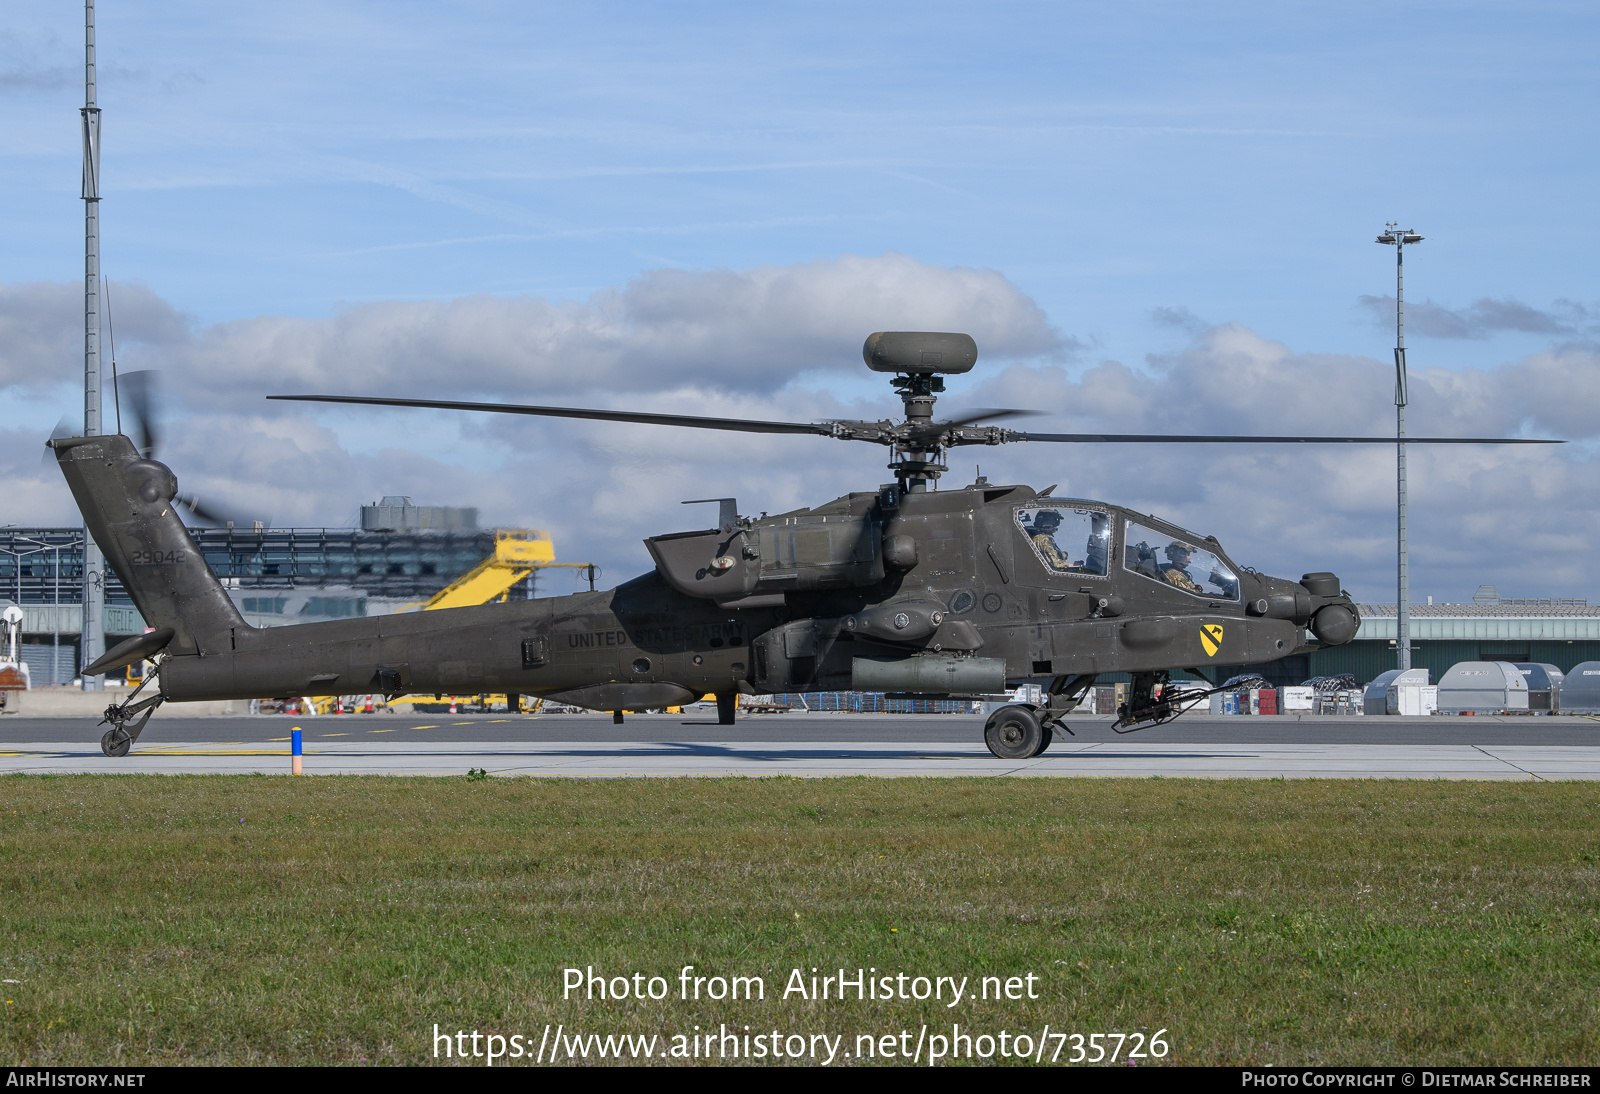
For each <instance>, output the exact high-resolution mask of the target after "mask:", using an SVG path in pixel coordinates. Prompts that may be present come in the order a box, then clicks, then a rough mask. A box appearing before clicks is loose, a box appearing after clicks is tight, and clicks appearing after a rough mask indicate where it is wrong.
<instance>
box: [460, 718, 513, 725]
mask: <svg viewBox="0 0 1600 1094" xmlns="http://www.w3.org/2000/svg"><path fill="white" fill-rule="evenodd" d="M509 721H511V719H510V718H490V719H489V724H490V725H493V724H494V723H496V722H509ZM461 724H462V725H466V724H467V723H465V722H462V723H461Z"/></svg>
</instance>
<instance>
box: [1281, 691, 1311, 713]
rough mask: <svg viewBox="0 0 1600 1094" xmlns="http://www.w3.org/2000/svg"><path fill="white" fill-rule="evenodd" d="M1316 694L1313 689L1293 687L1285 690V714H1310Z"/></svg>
mask: <svg viewBox="0 0 1600 1094" xmlns="http://www.w3.org/2000/svg"><path fill="white" fill-rule="evenodd" d="M1315 694H1316V692H1315V691H1314V690H1313V689H1311V688H1305V687H1292V688H1284V689H1283V713H1285V714H1308V713H1310V711H1311V700H1312V697H1313V696H1314V695H1315Z"/></svg>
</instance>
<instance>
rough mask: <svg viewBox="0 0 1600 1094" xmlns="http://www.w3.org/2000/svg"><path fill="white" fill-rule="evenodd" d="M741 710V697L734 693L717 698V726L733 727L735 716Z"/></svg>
mask: <svg viewBox="0 0 1600 1094" xmlns="http://www.w3.org/2000/svg"><path fill="white" fill-rule="evenodd" d="M738 709H739V695H738V693H737V692H732V693H729V694H727V695H718V696H717V725H719V726H731V725H733V715H734V712H735V711H736V710H738Z"/></svg>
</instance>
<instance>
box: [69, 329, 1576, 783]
mask: <svg viewBox="0 0 1600 1094" xmlns="http://www.w3.org/2000/svg"><path fill="white" fill-rule="evenodd" d="M862 355H863V358H864V360H865V362H866V364H867V367H868V368H870V369H871V370H873V371H874V372H879V373H884V374H888V375H890V376H891V377H892V379H891V381H890V383H891V385H892V386H893V388H894V390H895V391H896V393H897V394H898V395H899V396H900V398H901V400H902V402H903V404H904V408H905V417H904V419H903V420H899V421H896V420H892V419H890V420H882V421H876V422H869V421H843V420H840V421H827V422H812V423H801V422H767V421H752V420H743V419H728V418H709V417H695V416H687V415H671V414H655V413H633V412H627V411H608V410H592V409H582V408H570V407H544V406H521V405H514V404H498V403H469V402H455V401H443V400H427V399H402V398H379V397H366V396H346V395H281V396H268V398H271V399H280V400H288V401H300V402H322V403H347V404H365V405H377V406H395V407H427V408H438V409H446V410H466V411H484V412H493V413H503V414H504V413H509V414H523V415H533V416H546V417H563V418H582V419H591V420H599V421H610V422H634V423H645V424H654V425H666V426H678V427H689V428H696V429H713V430H724V431H737V432H754V433H780V434H809V435H814V436H821V437H832V438H835V439H839V440H853V441H864V442H868V443H874V444H879V445H884V446H886V447H888V448H889V449H890V450H891V454H892V455H891V462H890V463H889V469H890V470H891V471H892V472H893V476H894V481H893V482H891V483H887V484H884V485H881V486H879V487H878V488H877V489H876V490H871V491H863V492H859V493H851V494H847V495H845V496H844V497H840V498H835V499H833V500H832V501H828V502H825V503H824V504H821V505H818V506H816V507H815V508H806V509H797V510H794V511H792V512H788V513H780V514H777V515H776V516H767V515H765V514H762V515H761V516H760V517H749V516H741V515H740V514H739V512H738V505H737V502H736V500H735V499H731V498H718V499H707V500H709V501H711V502H715V503H716V504H718V506H719V508H718V519H717V523H716V525H715V526H713V527H710V528H705V529H701V530H696V531H688V532H675V533H669V534H664V535H657V536H651V537H649V538H647V539H646V540H645V541H644V542H645V546H646V547H647V548H648V550H649V552H650V556H651V558H652V559H653V560H654V562H655V568H654V569H653V570H651V571H650V572H648V573H646V574H643V575H641V576H639V577H636V578H634V579H632V580H630V581H627V582H624V583H622V584H621V585H618V586H617V587H616V588H613V589H610V590H605V591H600V592H579V593H574V594H570V595H566V596H554V597H544V598H540V599H535V600H526V601H509V602H506V603H497V604H487V605H482V606H478V607H466V608H454V609H446V610H440V611H431V612H426V613H421V612H418V613H409V614H397V615H385V616H376V617H360V618H354V619H341V620H333V621H328V622H317V623H304V624H299V625H296V626H286V627H274V628H266V629H257V628H254V627H251V626H250V625H248V624H247V623H246V622H245V620H244V619H243V617H242V616H241V615H240V614H239V611H238V609H237V608H236V607H235V605H234V603H233V602H232V600H230V599H229V597H228V595H227V593H226V592H225V591H224V589H223V587H222V585H221V583H220V582H219V581H218V580H217V578H216V577H215V575H214V574H212V572H211V570H210V569H209V567H207V565H206V564H205V561H204V559H203V557H202V556H201V554H200V552H199V550H198V549H197V547H196V545H195V543H194V541H193V540H192V538H191V537H190V536H189V533H188V531H187V529H186V528H185V527H184V523H183V521H182V520H181V519H180V517H179V515H178V508H177V507H178V506H179V505H184V506H188V507H189V508H191V509H192V508H193V505H192V501H191V500H190V499H186V498H183V497H181V496H180V495H179V493H178V483H177V479H176V477H175V476H174V474H173V473H172V471H171V470H170V469H169V468H168V467H167V466H166V465H164V464H162V463H160V462H158V461H156V460H154V459H152V458H149V451H148V446H146V447H145V448H144V450H141V448H140V447H138V446H136V445H135V443H134V441H133V440H131V439H130V438H129V437H127V436H124V435H122V434H120V433H118V434H109V435H100V436H89V437H57V438H53V439H52V440H50V441H49V442H47V443H48V445H49V447H50V448H52V449H53V450H54V452H55V456H56V460H57V463H58V465H59V466H60V468H61V470H62V472H63V473H64V475H65V477H66V480H67V483H68V485H69V487H70V488H71V490H72V493H73V496H74V499H75V500H76V502H77V504H78V507H79V509H80V510H81V511H82V513H83V516H84V520H85V523H86V525H87V527H88V529H89V531H90V534H92V535H93V536H94V539H95V542H96V543H98V544H99V545H100V548H101V550H102V551H103V552H104V553H105V557H106V560H107V562H108V563H109V564H110V565H111V567H112V568H113V569H114V570H115V572H116V574H117V576H118V577H119V578H120V579H121V581H122V584H123V587H124V588H125V589H126V590H127V591H128V593H129V594H130V596H131V597H132V599H133V601H134V604H135V605H136V606H137V607H138V609H139V611H140V612H141V613H142V614H143V616H144V618H145V620H146V621H147V623H148V624H149V626H150V627H151V628H152V629H151V630H150V631H149V632H147V633H145V634H143V635H140V636H137V637H134V638H131V639H129V640H127V641H125V642H123V643H121V644H119V645H118V646H116V647H114V648H113V649H111V650H109V651H107V652H106V653H105V654H104V655H103V656H102V657H100V658H98V659H97V660H96V661H95V662H94V663H92V664H90V665H88V666H86V667H85V668H84V674H85V675H98V674H101V673H105V672H110V671H114V670H116V669H118V668H122V667H124V666H126V665H130V664H132V663H134V662H136V661H139V660H145V659H152V660H154V661H155V663H156V668H155V669H154V670H153V671H152V672H150V673H147V674H146V678H145V682H144V683H143V684H141V685H140V690H142V689H143V688H144V687H145V686H147V685H148V684H150V683H151V682H155V683H156V684H157V689H156V691H155V693H154V694H152V695H149V696H147V697H145V698H143V699H140V698H138V694H139V693H138V691H135V692H134V693H133V694H132V695H130V696H128V697H127V699H126V700H124V701H123V702H121V703H116V704H112V705H111V706H109V707H107V708H106V711H105V716H104V719H103V721H102V724H109V725H110V726H111V728H110V729H108V730H107V731H106V732H105V734H104V736H103V737H102V738H101V742H100V743H101V748H102V750H103V751H104V752H105V753H106V754H107V755H108V756H125V755H127V753H128V751H129V750H130V748H131V747H132V745H133V744H134V743H135V742H136V741H137V740H138V738H139V736H140V734H141V733H142V732H143V730H144V729H145V727H146V725H147V724H148V722H149V720H150V717H151V715H152V714H153V713H154V712H155V710H156V709H157V708H158V707H159V706H160V705H161V704H162V703H164V702H168V701H193V700H219V699H258V698H259V699H266V698H274V697H281V696H285V695H307V696H316V695H336V694H348V693H351V692H374V693H381V694H384V695H386V696H388V697H389V698H391V699H394V698H398V697H399V696H401V695H406V694H428V693H435V694H437V693H442V692H445V691H451V692H461V691H470V692H503V693H506V694H507V695H508V696H510V697H511V699H512V704H513V709H516V708H517V707H518V706H519V705H520V701H521V697H522V696H534V697H542V698H545V699H549V700H554V701H558V702H561V703H565V704H571V705H575V706H580V707H585V708H589V709H593V710H598V711H611V712H612V714H613V718H614V719H615V720H616V721H619V722H620V721H622V719H623V712H624V711H627V710H640V709H653V708H660V707H668V706H677V705H681V704H684V703H688V702H692V701H694V700H696V699H698V698H700V697H701V696H702V695H705V694H708V693H710V694H713V695H715V697H716V703H717V712H718V722H719V723H720V724H724V725H727V724H732V723H733V721H734V717H735V711H736V706H737V699H738V696H739V695H740V694H759V693H774V692H801V693H804V692H810V691H845V690H860V691H880V692H888V693H891V694H896V695H905V696H916V697H932V698H957V699H963V698H973V699H976V698H984V697H990V698H992V697H994V696H996V695H1000V694H1002V693H1006V692H1008V690H1009V689H1012V688H1014V687H1016V686H1017V685H1019V684H1023V683H1039V684H1040V685H1042V686H1041V688H1040V692H1039V693H1040V700H1039V701H1038V702H1037V703H1022V702H1012V703H1007V704H1006V705H1003V706H1002V707H1000V709H998V710H996V711H995V712H994V713H993V714H992V715H990V716H989V718H988V719H987V721H986V723H985V725H984V728H983V738H984V742H985V744H986V745H987V746H988V748H989V750H990V751H991V752H992V753H993V754H994V755H996V756H998V757H1001V758H1004V759H1024V758H1028V757H1031V756H1037V755H1039V754H1041V753H1042V752H1044V751H1045V749H1047V748H1049V746H1050V744H1051V742H1052V740H1053V739H1054V735H1055V733H1056V732H1057V731H1061V732H1066V733H1071V729H1070V728H1069V727H1068V726H1067V723H1066V720H1065V719H1066V715H1067V713H1068V712H1069V711H1071V710H1072V709H1073V708H1074V707H1075V706H1077V704H1078V703H1079V701H1080V699H1081V698H1082V697H1083V695H1084V694H1085V692H1086V691H1087V690H1088V689H1089V688H1090V687H1091V686H1093V684H1094V682H1095V680H1096V679H1097V678H1098V677H1099V676H1102V675H1104V674H1107V673H1128V674H1131V680H1132V682H1131V684H1130V686H1129V687H1128V689H1127V701H1126V702H1124V703H1122V704H1121V706H1120V707H1119V710H1118V716H1117V721H1116V723H1115V726H1116V728H1117V729H1118V730H1121V731H1129V730H1134V729H1139V728H1144V727H1147V726H1151V725H1155V724H1159V723H1162V722H1166V721H1169V720H1171V719H1172V718H1175V717H1177V716H1178V715H1180V714H1182V713H1183V712H1184V711H1186V710H1187V709H1189V708H1190V707H1191V706H1192V705H1193V704H1194V703H1195V702H1196V701H1198V699H1199V698H1200V697H1203V696H1205V695H1208V694H1210V693H1211V691H1212V690H1215V689H1209V690H1207V689H1203V688H1202V689H1201V690H1198V691H1196V690H1194V688H1193V687H1192V686H1187V687H1186V685H1183V684H1181V683H1179V682H1176V681H1174V680H1173V675H1172V674H1173V673H1174V672H1178V671H1180V670H1182V671H1187V672H1189V673H1190V674H1191V675H1193V676H1197V677H1199V678H1201V679H1206V677H1205V675H1204V672H1203V671H1202V670H1203V668H1204V666H1206V665H1246V664H1255V663H1261V662H1266V661H1273V660H1276V659H1278V658H1280V657H1284V656H1286V655H1289V654H1292V653H1296V652H1301V651H1304V650H1307V649H1311V648H1316V647H1318V646H1337V645H1341V644H1343V643H1346V642H1349V641H1351V640H1352V639H1354V638H1355V636H1356V634H1357V632H1358V630H1359V628H1360V615H1359V613H1358V612H1357V610H1356V606H1355V604H1354V603H1353V602H1352V601H1351V598H1350V596H1349V594H1348V593H1346V592H1345V591H1344V590H1343V589H1342V587H1341V584H1340V581H1339V579H1338V577H1337V576H1336V575H1335V574H1333V573H1331V572H1328V571H1317V572H1311V573H1306V574H1304V575H1303V576H1302V577H1301V578H1300V579H1299V580H1298V581H1292V580H1289V579H1286V578H1279V577H1271V576H1268V575H1266V574H1262V573H1259V572H1257V571H1256V570H1254V569H1251V568H1250V567H1248V566H1243V565H1239V564H1237V563H1235V562H1234V561H1233V560H1232V559H1231V558H1230V557H1229V556H1228V554H1227V553H1226V552H1225V551H1224V549H1223V548H1222V545H1221V544H1220V543H1219V542H1218V541H1217V540H1216V538H1215V537H1212V536H1200V535H1197V534H1195V533H1193V532H1190V531H1188V530H1186V529H1183V528H1180V527H1178V526H1176V525H1174V524H1171V523H1169V522H1167V521H1164V520H1162V519H1160V518H1159V517H1156V516H1154V515H1151V514H1143V513H1138V512H1135V511H1133V510H1131V509H1128V508H1125V507H1122V506H1118V505H1114V504H1111V503H1108V502H1104V501H1098V500H1093V499H1087V498H1056V497H1055V496H1054V494H1053V491H1054V487H1049V488H1046V489H1044V490H1035V489H1034V488H1032V487H1029V486H1024V485H1002V484H991V483H989V482H987V481H986V480H985V479H984V478H982V477H979V478H978V479H977V480H976V481H974V482H973V483H971V484H969V485H967V486H965V487H963V488H960V489H946V490H939V489H936V487H937V484H938V480H939V478H940V476H941V475H943V474H945V473H946V472H947V471H948V470H949V468H948V466H947V465H946V464H944V463H943V462H942V460H943V459H944V457H945V453H946V451H947V450H948V449H951V448H955V447H960V446H967V445H1000V444H1010V443H1016V442H1045V443H1092V442H1102V443H1134V444H1141V443H1207V444H1212V443H1291V444H1304V443H1337V444H1394V443H1395V441H1394V440H1393V439H1392V438H1379V437H1297V436H1279V437H1240V436H1207V435H1183V436H1171V435H1164V434H1069V433H1036V432H1025V431H1017V430H1012V429H1008V428H1005V427H1002V426H998V425H994V424H985V423H991V422H993V421H995V420H996V419H1000V418H1004V417H1011V416H1016V415H1021V414H1026V413H1029V412H1027V411H1010V410H975V411H971V412H968V413H967V414H966V415H965V416H963V417H959V418H956V419H952V420H937V419H935V418H934V416H933V409H934V404H935V402H936V400H937V398H938V395H939V394H940V393H942V392H943V391H944V377H946V376H950V375H961V374H964V373H967V372H969V371H970V370H971V369H972V368H973V366H974V365H975V364H976V363H977V359H978V350H977V345H976V343H975V342H974V341H973V339H972V338H971V337H970V336H968V335H966V334H958V333H939V332H909V331H892V332H878V333H875V334H873V335H871V336H870V337H868V338H867V340H866V342H865V344H864V346H863V348H862ZM1407 443H1411V444H1418V443H1422V444H1429V443H1439V444H1525V443H1559V442H1549V441H1543V440H1540V439H1536V438H1509V439H1497V438H1420V439H1410V440H1408V442H1407ZM686 504H699V502H693V503H686Z"/></svg>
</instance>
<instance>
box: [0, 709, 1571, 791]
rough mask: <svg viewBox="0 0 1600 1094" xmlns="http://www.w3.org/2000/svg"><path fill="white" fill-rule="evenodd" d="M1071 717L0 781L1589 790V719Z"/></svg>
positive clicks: (754, 730)
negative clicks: (1016, 723) (1021, 731)
mask: <svg viewBox="0 0 1600 1094" xmlns="http://www.w3.org/2000/svg"><path fill="white" fill-rule="evenodd" d="M1110 721H1111V719H1109V718H1105V717H1100V718H1081V719H1075V720H1074V722H1073V723H1072V724H1073V729H1074V730H1075V731H1076V734H1077V735H1076V736H1072V737H1067V736H1063V735H1060V734H1058V735H1057V736H1056V738H1055V742H1054V744H1053V745H1052V746H1051V748H1050V750H1049V751H1048V752H1047V753H1045V754H1044V755H1043V756H1039V757H1036V758H1034V759H1031V760H1012V761H1008V760H998V759H996V758H995V757H993V756H991V755H990V754H989V752H988V750H987V749H985V748H984V747H983V742H982V739H981V731H982V719H981V718H980V717H978V716H975V715H884V714H864V715H852V714H822V713H813V714H802V713H794V714H777V715H753V716H752V715H741V717H740V719H739V721H738V723H737V724H735V725H733V726H720V725H717V724H716V723H715V720H714V719H713V718H707V717H705V716H703V715H701V716H697V715H694V714H689V715H630V716H629V717H628V719H627V721H626V722H625V723H624V724H623V725H620V726H618V725H614V724H612V721H611V718H610V717H609V716H608V715H547V716H540V715H521V716H515V717H508V716H505V715H477V716H474V715H449V716H435V717H434V718H431V719H429V718H425V717H414V716H400V715H381V714H380V715H346V716H336V717H327V716H324V717H320V718H299V719H296V718H288V717H281V716H274V717H231V718H182V719H176V718H175V719H168V720H162V719H161V718H160V717H159V715H158V716H157V718H156V719H154V720H152V722H151V724H150V726H149V727H148V728H147V729H146V731H145V733H144V736H143V737H142V738H141V740H140V742H139V743H138V745H137V746H135V749H134V750H133V752H131V753H130V754H129V755H128V756H126V757H123V758H122V759H110V758H108V757H106V756H104V755H103V754H102V753H101V752H100V748H99V736H100V733H101V732H102V728H100V727H96V726H94V725H93V724H92V721H91V720H89V719H78V718H27V719H24V718H5V719H0V773H13V772H18V773H20V772H32V773H39V774H45V773H58V774H66V773H94V774H113V773H117V774H162V775H176V774H249V773H254V772H263V773H267V774H283V773H286V772H287V771H288V768H289V742H288V735H289V730H290V728H291V727H293V726H299V727H301V729H302V737H303V740H304V748H305V756H304V767H305V771H306V773H307V774H313V775H324V774H326V775H332V774H362V775H463V774H465V773H466V772H467V770H468V769H471V768H481V769H483V770H486V771H488V772H489V773H490V774H491V775H538V776H564V777H587V778H596V777H619V776H675V777H691V776H700V777H715V776H742V777H767V776H778V775H781V776H787V777H843V776H876V777H908V776H910V777H917V776H920V777H950V776H971V775H991V776H992V775H1006V776H1018V775H1023V776H1047V777H1068V776H1079V777H1081V776H1135V777H1149V776H1157V775H1159V776H1163V777H1167V778H1174V777H1176V778H1182V777H1192V778H1419V779H1600V721H1597V720H1595V719H1589V718H1544V717H1538V718H1533V717H1503V718H1445V717H1435V718H1359V717H1353V718H1333V717H1315V718H1313V717H1309V716H1308V717H1303V718H1295V717H1292V716H1286V717H1277V718H1270V717H1269V718H1248V717H1226V718H1217V717H1208V716H1204V715H1196V716H1189V717H1185V718H1183V719H1180V720H1179V721H1177V722H1174V723H1171V724H1169V725H1166V726H1160V727H1156V728H1154V729H1150V730H1145V731H1142V732H1139V733H1133V734H1125V735H1123V734H1117V733H1114V732H1113V731H1112V730H1111V728H1110Z"/></svg>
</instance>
